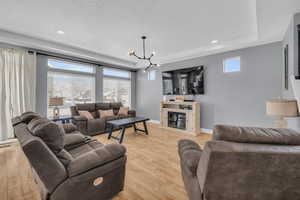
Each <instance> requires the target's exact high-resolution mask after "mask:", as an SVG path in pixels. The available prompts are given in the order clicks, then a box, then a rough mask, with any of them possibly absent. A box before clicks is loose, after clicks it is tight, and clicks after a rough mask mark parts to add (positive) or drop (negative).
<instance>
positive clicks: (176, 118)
mask: <svg viewBox="0 0 300 200" xmlns="http://www.w3.org/2000/svg"><path fill="white" fill-rule="evenodd" d="M186 125H187V124H186V114H185V113H181V112H168V126H169V127H171V128H178V129H182V130H186Z"/></svg>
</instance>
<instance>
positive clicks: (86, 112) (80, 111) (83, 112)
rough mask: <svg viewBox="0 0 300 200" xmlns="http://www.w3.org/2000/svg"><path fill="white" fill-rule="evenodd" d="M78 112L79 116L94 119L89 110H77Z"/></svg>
mask: <svg viewBox="0 0 300 200" xmlns="http://www.w3.org/2000/svg"><path fill="white" fill-rule="evenodd" d="M78 112H79V115H80V116H83V117H86V118H87V119H88V120H90V119H94V117H93V115H92V114H91V113H90V112H89V111H86V110H79V111H78Z"/></svg>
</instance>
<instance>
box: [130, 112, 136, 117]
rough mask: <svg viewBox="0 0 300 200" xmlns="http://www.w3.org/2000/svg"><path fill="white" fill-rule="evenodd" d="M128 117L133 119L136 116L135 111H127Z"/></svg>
mask: <svg viewBox="0 0 300 200" xmlns="http://www.w3.org/2000/svg"><path fill="white" fill-rule="evenodd" d="M128 115H130V116H132V117H135V116H136V112H135V110H129V111H128Z"/></svg>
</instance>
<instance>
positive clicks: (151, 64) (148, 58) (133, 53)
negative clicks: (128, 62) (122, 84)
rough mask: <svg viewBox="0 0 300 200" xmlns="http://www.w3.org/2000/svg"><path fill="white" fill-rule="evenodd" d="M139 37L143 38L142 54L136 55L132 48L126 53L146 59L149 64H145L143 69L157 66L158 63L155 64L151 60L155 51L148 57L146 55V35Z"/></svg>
mask: <svg viewBox="0 0 300 200" xmlns="http://www.w3.org/2000/svg"><path fill="white" fill-rule="evenodd" d="M141 39H142V40H143V56H138V55H137V54H136V53H135V51H134V50H132V51H129V52H128V54H129V56H135V57H136V58H137V59H139V60H147V61H148V62H149V65H148V66H146V68H145V71H147V70H149V69H150V68H152V67H159V66H160V65H159V64H155V63H153V62H152V61H151V59H152V57H153V56H154V55H155V52H152V53H151V55H150V56H149V57H146V44H145V42H146V39H147V37H146V36H142V37H141Z"/></svg>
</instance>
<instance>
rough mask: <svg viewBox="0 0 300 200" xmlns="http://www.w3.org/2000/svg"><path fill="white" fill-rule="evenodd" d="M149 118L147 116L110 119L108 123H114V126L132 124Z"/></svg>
mask: <svg viewBox="0 0 300 200" xmlns="http://www.w3.org/2000/svg"><path fill="white" fill-rule="evenodd" d="M148 120H149V118H145V117H130V118H125V119H116V120H110V121H107V122H106V123H108V124H111V125H114V126H126V125H131V124H134V123H138V122H144V121H148Z"/></svg>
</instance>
